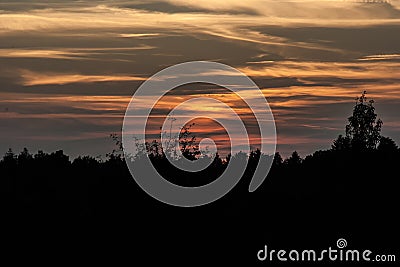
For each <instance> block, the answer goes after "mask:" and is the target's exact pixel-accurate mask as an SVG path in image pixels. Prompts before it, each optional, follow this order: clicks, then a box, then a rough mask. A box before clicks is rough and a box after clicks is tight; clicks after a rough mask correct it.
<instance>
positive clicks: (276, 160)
mask: <svg viewBox="0 0 400 267" xmlns="http://www.w3.org/2000/svg"><path fill="white" fill-rule="evenodd" d="M282 163H283V159H282V156H281V154H279V152H276V153H275V156H274V161H273V162H272V166H276V167H279V166H281V165H282Z"/></svg>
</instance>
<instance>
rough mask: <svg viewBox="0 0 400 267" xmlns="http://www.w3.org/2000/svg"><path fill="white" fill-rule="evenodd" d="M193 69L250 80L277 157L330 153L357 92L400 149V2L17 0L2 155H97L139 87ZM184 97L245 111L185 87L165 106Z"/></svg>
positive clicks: (6, 56) (7, 33)
mask: <svg viewBox="0 0 400 267" xmlns="http://www.w3.org/2000/svg"><path fill="white" fill-rule="evenodd" d="M193 60H207V61H216V62H221V63H224V64H228V65H230V66H232V67H235V68H237V69H239V70H241V71H242V72H244V73H245V74H247V75H248V76H250V77H251V78H252V79H253V80H254V81H255V82H256V84H257V85H258V86H259V87H260V88H261V89H262V92H263V94H264V95H265V97H266V98H267V100H268V102H269V103H270V106H271V109H272V111H273V114H274V116H275V119H276V126H277V136H278V147H277V150H278V151H280V152H281V153H282V154H284V155H288V154H289V153H290V152H291V151H294V150H297V151H298V152H299V153H300V154H301V155H302V156H305V155H307V154H309V153H312V152H313V151H315V150H317V149H327V148H329V147H330V144H331V142H332V140H333V139H335V138H336V137H337V135H339V134H342V133H343V132H344V126H345V124H346V122H347V117H349V116H350V114H351V111H352V107H353V105H354V103H355V98H356V97H357V96H358V95H360V93H361V92H362V91H364V90H366V91H367V92H368V97H371V98H374V100H375V102H376V104H375V106H376V109H377V113H378V116H379V117H380V118H381V119H382V120H383V122H384V125H383V135H385V136H389V137H391V138H393V139H394V140H395V141H396V142H397V143H400V122H399V116H400V115H399V114H400V84H399V81H400V0H392V1H390V4H389V3H356V2H355V1H328V0H326V1H323V0H321V1H308V0H293V1H290V0H287V1H278V0H264V1H262V0H247V1H243V0H231V1H226V0H225V1H219V0H197V1H192V0H164V1H163V0H157V1H144V0H143V1H119V0H115V1H111V0H110V1H96V0H94V1H61V0H60V1H31V0H29V1H28V0H21V1H0V136H1V138H0V153H4V152H6V150H7V149H8V148H13V150H14V151H20V150H21V149H22V148H23V147H27V148H28V149H29V150H31V152H36V151H37V150H38V149H42V150H45V151H47V152H50V151H54V150H58V149H63V150H64V151H65V152H66V153H67V154H69V155H71V156H72V157H75V156H77V155H83V154H89V155H93V156H97V155H103V156H104V155H105V154H106V153H107V152H110V151H111V149H112V148H111V146H112V141H111V140H110V138H109V137H108V136H109V134H110V133H119V132H121V127H122V121H123V115H124V113H125V109H126V107H127V105H128V103H129V100H130V98H131V96H132V94H133V93H134V92H135V90H136V89H137V88H138V86H139V85H140V84H141V83H142V82H143V81H145V80H146V79H147V78H148V77H150V76H151V75H153V74H155V73H156V72H158V71H160V70H162V69H163V68H165V67H168V66H172V65H174V64H177V63H182V62H186V61H193ZM190 95H192V96H193V95H197V96H203V95H214V96H215V97H216V98H219V99H221V100H224V101H227V102H228V103H229V104H230V105H232V106H237V107H238V108H239V109H240V106H241V105H240V101H239V100H237V99H236V98H235V96H232V95H230V94H227V92H226V91H224V90H223V89H221V88H217V87H212V86H208V87H207V88H206V87H196V86H193V87H188V86H186V87H185V88H184V89H182V90H178V91H177V92H176V93H175V94H172V95H171V96H169V97H166V98H165V99H164V101H163V102H162V103H160V106H162V107H165V108H171V107H172V106H173V105H176V104H177V103H179V101H181V100H182V99H185V98H186V97H187V96H190ZM144 104H145V103H144ZM240 112H241V114H242V115H244V116H245V115H246V112H247V111H246V110H245V109H242V110H241V111H240ZM210 127H211V126H210ZM213 127H219V126H216V125H214V126H213ZM202 130H203V131H204V128H203V129H202ZM219 131H220V132H221V129H219Z"/></svg>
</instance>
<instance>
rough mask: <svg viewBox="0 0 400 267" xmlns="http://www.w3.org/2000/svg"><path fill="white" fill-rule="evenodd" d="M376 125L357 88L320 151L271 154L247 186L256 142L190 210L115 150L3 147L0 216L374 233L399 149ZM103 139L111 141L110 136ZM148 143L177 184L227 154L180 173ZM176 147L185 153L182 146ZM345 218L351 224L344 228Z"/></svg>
mask: <svg viewBox="0 0 400 267" xmlns="http://www.w3.org/2000/svg"><path fill="white" fill-rule="evenodd" d="M381 127H382V121H381V120H379V119H377V115H376V113H375V109H374V106H373V101H367V100H366V96H365V94H363V95H362V96H361V97H360V98H358V100H357V103H356V104H355V106H354V110H353V114H352V116H351V117H350V118H349V123H348V125H347V126H346V128H345V135H344V136H342V135H340V136H339V137H338V138H337V139H336V140H334V141H333V144H332V147H331V148H330V149H328V150H324V151H317V152H315V153H313V154H312V155H308V156H306V157H305V158H301V157H300V156H299V155H298V153H297V152H293V154H292V155H291V156H290V157H288V158H287V159H282V157H281V156H280V155H279V153H276V155H275V157H274V160H273V164H272V168H271V171H270V173H269V175H268V177H267V179H266V180H265V181H264V183H263V185H262V186H261V187H260V188H259V189H258V190H256V191H255V192H254V193H248V185H249V183H250V180H251V177H252V171H253V170H254V168H255V166H256V165H257V163H258V159H259V157H260V153H259V151H258V150H257V151H253V152H252V153H251V154H250V156H249V164H248V167H247V169H246V172H245V174H244V177H243V178H242V179H241V180H240V182H239V183H238V185H237V186H236V187H235V188H234V189H233V190H232V191H231V192H229V193H228V194H227V195H226V196H224V197H223V198H222V199H220V200H218V201H216V202H214V203H212V204H209V205H206V206H204V207H199V208H194V209H182V208H176V207H170V206H168V205H164V204H162V203H159V202H158V201H156V200H154V199H152V198H151V197H150V196H148V195H147V194H146V193H145V192H143V191H142V190H141V189H140V188H139V186H138V185H137V184H136V183H135V181H134V180H133V179H132V178H131V176H130V173H129V171H128V168H127V167H126V164H125V162H124V158H123V156H122V155H121V153H120V152H119V151H118V149H117V150H115V151H113V152H112V153H110V154H109V155H107V159H106V160H98V159H96V158H93V157H90V156H83V157H78V158H76V159H74V160H71V159H70V158H69V157H68V156H66V155H65V154H64V153H63V151H57V152H54V153H51V154H47V153H44V152H41V151H39V152H38V153H36V154H34V155H32V154H30V153H29V152H28V151H27V150H26V149H24V150H23V151H22V152H21V153H19V154H14V153H13V152H12V151H11V150H9V151H8V152H7V153H6V154H5V155H4V157H3V159H2V160H1V161H0V197H1V203H2V206H3V214H6V215H8V216H18V217H21V216H22V217H25V218H80V217H95V218H100V219H101V218H103V219H110V218H113V219H115V220H117V219H127V220H130V219H132V220H139V219H138V218H140V220H148V221H152V220H156V221H162V222H164V223H167V222H168V221H171V220H172V221H173V222H176V223H178V224H179V225H181V224H182V222H184V221H187V220H189V221H190V222H191V223H193V222H194V221H195V223H198V224H200V223H201V224H202V227H204V226H207V225H213V224H214V223H215V222H217V221H218V220H220V219H221V220H224V218H228V219H229V220H230V221H231V222H232V223H233V222H238V221H243V222H244V221H246V222H247V223H250V222H251V223H254V224H257V225H258V226H257V227H261V225H268V226H269V227H270V228H271V229H272V230H271V229H270V231H272V232H278V233H280V235H283V234H282V232H283V230H282V229H283V228H284V227H288V226H293V225H297V227H300V226H304V227H309V229H313V230H309V231H310V232H309V234H310V235H309V236H308V237H309V238H313V237H314V238H317V237H319V236H326V235H328V234H331V233H333V234H332V235H333V236H334V238H337V237H338V236H336V235H335V234H341V233H344V232H345V233H351V234H352V235H355V233H359V234H360V235H362V233H364V232H365V231H367V232H375V233H380V234H382V231H384V230H385V229H386V230H387V229H395V228H396V229H397V226H398V219H396V218H397V213H398V203H400V194H399V185H400V183H399V175H398V170H399V168H398V166H399V165H400V150H399V148H398V147H397V145H396V144H395V142H394V141H393V140H392V139H390V138H388V137H383V136H381V134H380V132H381ZM113 137H114V139H115V140H116V141H117V146H119V145H120V142H119V141H118V138H117V137H116V136H113ZM148 151H149V152H150V157H151V158H152V160H153V163H154V165H155V166H156V168H157V169H158V170H159V171H160V172H161V173H162V174H163V175H164V177H165V178H166V179H168V180H170V181H172V182H174V183H176V184H181V185H184V186H198V185H201V184H207V183H209V182H210V181H212V180H213V179H215V178H217V177H218V176H219V175H220V174H221V173H222V172H223V170H224V168H225V167H226V164H228V163H229V158H226V159H221V158H220V157H218V156H217V157H216V158H215V159H214V162H213V164H212V165H211V166H210V167H209V168H207V169H206V170H204V171H202V172H200V173H198V174H191V175H190V176H189V175H188V174H187V173H184V172H180V171H178V170H175V169H173V168H172V167H171V166H169V165H168V163H167V161H166V159H165V157H164V156H163V154H162V153H158V152H156V153H154V151H158V149H155V150H154V147H153V150H151V149H150V150H149V149H148ZM183 152H185V151H183ZM185 153H186V156H187V157H190V156H191V154H190V149H189V148H187V151H186V152H185ZM185 153H184V154H185ZM192 156H193V155H192ZM191 219H192V220H191ZM213 222H214V223H213ZM349 224H350V225H352V226H353V227H352V228H351V229H348V228H347V227H349ZM395 225H397V226H395ZM193 227H195V226H193ZM371 229H373V230H371ZM253 230H254V231H258V230H257V229H253ZM253 230H249V233H252V231H253ZM246 231H247V230H246ZM285 231H286V230H285ZM253 234H254V233H253ZM264 234H265V233H264ZM250 235H251V234H250ZM394 236H396V235H394ZM281 237H282V236H281ZM252 245H254V246H256V245H259V244H258V243H255V244H252ZM375 245H377V246H378V245H379V244H375ZM254 249H255V248H254Z"/></svg>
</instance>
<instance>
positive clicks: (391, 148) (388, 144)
mask: <svg viewBox="0 0 400 267" xmlns="http://www.w3.org/2000/svg"><path fill="white" fill-rule="evenodd" d="M398 149H399V148H398V146H397V145H396V143H395V142H394V141H393V139H391V138H389V137H383V136H382V137H381V139H380V141H379V145H378V150H379V151H382V152H396V151H398Z"/></svg>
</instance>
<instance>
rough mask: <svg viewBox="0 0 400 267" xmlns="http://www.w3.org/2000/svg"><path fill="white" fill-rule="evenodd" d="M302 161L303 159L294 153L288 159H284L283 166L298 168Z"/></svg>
mask: <svg viewBox="0 0 400 267" xmlns="http://www.w3.org/2000/svg"><path fill="white" fill-rule="evenodd" d="M302 161H303V159H302V158H301V157H300V156H299V153H297V151H294V152H293V153H292V155H291V156H290V157H289V158H287V159H285V161H284V164H286V165H288V166H299V165H300V164H301V163H302Z"/></svg>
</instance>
